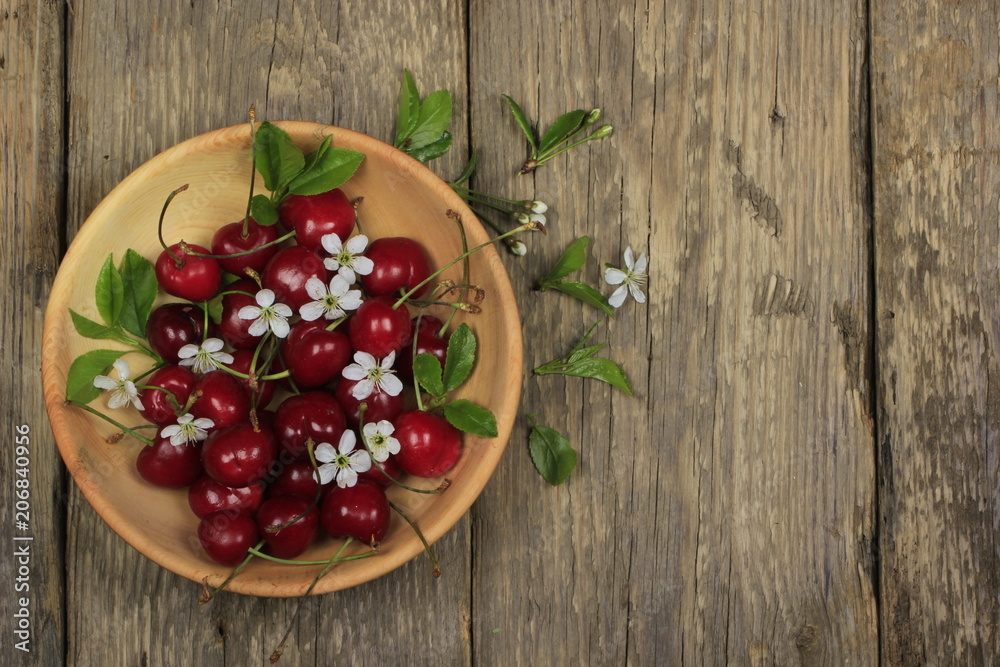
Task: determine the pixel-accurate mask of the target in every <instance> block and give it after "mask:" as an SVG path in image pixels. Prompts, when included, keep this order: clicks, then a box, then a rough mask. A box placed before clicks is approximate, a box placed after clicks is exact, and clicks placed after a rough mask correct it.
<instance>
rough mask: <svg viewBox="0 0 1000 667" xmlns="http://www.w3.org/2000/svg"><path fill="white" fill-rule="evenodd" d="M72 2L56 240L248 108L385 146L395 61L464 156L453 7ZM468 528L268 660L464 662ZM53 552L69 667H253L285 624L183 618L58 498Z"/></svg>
mask: <svg viewBox="0 0 1000 667" xmlns="http://www.w3.org/2000/svg"><path fill="white" fill-rule="evenodd" d="M74 5H75V6H74V10H75V11H74V15H73V17H72V18H73V20H72V25H71V31H70V37H71V39H70V54H71V59H70V67H71V70H70V94H71V98H70V139H71V143H70V158H69V165H70V197H69V212H68V219H67V226H68V229H69V233H70V235H71V236H72V234H73V233H74V231H75V230H76V229H77V228H78V226H79V225H80V224H81V223H82V221H83V220H84V219H85V217H86V215H87V213H88V212H89V211H90V210H91V209H92V208H93V206H94V205H96V203H97V202H98V201H100V199H101V198H102V197H103V196H104V194H105V193H107V192H108V191H109V190H110V189H111V187H113V186H114V185H115V184H116V183H117V182H118V181H119V180H121V178H123V177H124V176H125V175H126V174H127V173H129V172H130V171H132V170H133V169H134V168H135V167H137V166H138V165H140V164H141V163H142V162H144V161H145V160H147V159H149V158H150V157H152V156H153V155H154V154H155V153H157V152H158V151H160V150H162V149H164V148H167V147H169V146H171V145H173V144H175V143H177V142H179V141H180V140H182V139H185V138H188V137H190V136H194V135H195V134H198V133H201V132H204V131H207V130H209V129H213V128H215V127H221V126H225V125H232V124H235V123H239V122H241V121H242V120H243V119H244V116H245V111H246V108H247V106H248V104H249V103H250V102H251V101H256V103H257V106H258V109H259V110H260V111H259V116H258V117H259V118H271V119H277V118H296V119H302V120H317V121H322V122H335V123H336V122H341V123H345V124H347V125H349V126H350V127H352V129H358V130H361V131H365V132H369V133H371V134H373V135H374V136H379V137H383V138H386V139H391V132H392V128H393V124H394V120H395V99H396V97H395V96H396V90H397V88H398V81H399V79H398V77H399V73H400V71H401V69H402V67H404V66H407V67H409V68H410V69H411V70H412V71H413V72H414V75H415V77H416V78H417V81H418V83H419V84H420V85H421V87H422V90H423V91H424V92H425V93H426V92H430V91H431V90H434V89H435V87H444V86H445V85H448V87H449V88H450V89H451V90H452V91H453V93H454V94H455V95H456V99H457V104H456V109H457V114H456V120H455V123H454V125H455V127H456V128H457V129H458V131H457V132H456V140H455V146H456V148H455V149H453V150H454V151H455V153H456V155H457V157H455V158H450V159H452V160H453V161H454V163H455V164H458V163H460V162H461V160H462V156H461V153H463V152H464V151H465V150H466V148H467V140H466V139H465V136H466V135H465V131H464V128H465V127H466V124H467V119H466V116H465V114H464V108H465V103H464V95H465V89H466V84H465V72H466V67H465V60H464V53H465V43H464V34H465V33H464V25H465V18H464V14H463V10H462V8H461V7H460V6H458V7H456V6H453V5H451V4H449V3H443V2H441V3H432V2H423V3H421V2H418V3H407V4H406V5H403V6H400V7H398V8H395V9H387V8H385V7H374V6H369V5H354V4H351V5H346V4H340V5H329V4H327V3H298V2H297V3H269V2H250V3H239V4H237V5H233V6H230V5H229V4H224V5H217V4H216V3H205V2H194V3H190V4H189V3H184V4H178V3H170V2H155V3H147V4H143V5H141V6H140V5H136V4H135V3H127V2H97V1H88V2H81V1H80V0H77V2H75V3H74ZM420 26H433V27H434V29H433V30H424V29H422V28H420ZM388 54H391V55H388ZM445 166H447V164H446V165H445ZM468 531H469V528H468V521H467V520H463V521H462V522H460V523H459V524H458V525H457V526H456V527H455V528H454V529H453V530H452V531H451V532H450V533H449V534H448V535H447V536H446V537H445V538H444V539H443V540H442V541H441V542H440V543H439V545H438V546H437V554H438V557H439V559H440V560H441V562H442V566H443V568H444V569H445V575H444V576H443V577H442V579H440V580H437V581H435V580H433V579H432V578H431V577H430V575H429V568H428V566H427V564H426V562H425V561H423V560H421V559H418V560H415V561H413V562H411V563H410V564H408V565H406V566H404V567H403V568H400V569H399V570H398V571H396V572H395V573H394V574H392V575H390V576H388V577H384V578H382V579H380V580H378V581H376V582H373V583H371V584H369V585H366V586H362V587H360V588H357V589H352V590H350V591H347V592H343V593H339V594H336V595H331V596H326V597H323V598H312V599H310V600H308V601H307V602H306V603H305V604H304V605H303V609H302V613H301V616H300V617H299V619H298V620H297V621H296V622H295V624H294V628H293V633H292V637H291V639H290V641H289V645H288V648H287V650H286V653H285V657H284V658H283V663H286V662H287V663H288V664H301V663H305V662H310V663H317V664H326V663H340V662H348V661H349V662H350V663H351V664H385V663H386V662H388V661H390V660H392V659H394V658H396V657H397V656H400V655H406V656H410V657H411V659H412V662H413V663H415V664H442V663H443V664H456V663H465V662H467V661H468V657H469V648H468V647H469V644H468V623H469V604H468V591H469V565H468V562H469V532H468ZM67 547H68V548H67V561H68V586H69V589H68V595H67V608H68V615H69V646H68V658H67V659H68V662H70V663H72V664H81V665H91V664H102V665H116V664H230V665H246V664H258V663H265V662H266V659H267V656H268V655H270V652H271V650H272V649H273V648H274V647H275V645H276V644H277V642H278V640H279V639H280V637H281V636H282V634H283V633H284V631H285V629H286V627H287V626H288V625H289V623H291V622H292V618H293V614H294V610H295V605H296V604H297V601H296V600H268V599H253V598H246V597H242V596H235V595H226V596H222V597H220V598H219V599H217V600H216V601H215V602H213V603H212V604H211V605H209V606H207V607H203V608H199V607H198V606H197V605H196V604H195V601H196V598H197V596H198V593H199V590H198V587H197V586H196V585H195V584H192V583H191V582H187V581H185V580H183V579H180V578H179V577H176V576H174V575H172V574H170V573H168V572H166V571H164V570H162V569H160V568H159V567H157V566H155V565H154V564H152V563H151V562H148V561H146V560H145V559H144V558H143V557H141V556H139V555H138V554H136V553H135V552H133V551H132V550H131V549H129V548H128V547H127V546H126V545H125V544H124V543H123V542H122V541H121V540H120V539H119V538H118V537H117V536H116V535H114V534H113V533H112V532H111V531H110V530H109V529H108V528H107V527H106V526H105V525H104V524H103V523H102V522H101V521H100V519H99V518H98V517H97V516H96V515H95V514H94V512H93V511H92V510H91V509H90V507H89V505H87V503H86V501H84V500H83V498H82V497H81V496H80V494H79V493H78V492H76V491H75V490H74V492H73V502H72V504H71V507H70V517H69V529H68V545H67ZM430 628H433V632H431V631H430ZM283 663H282V664H283Z"/></svg>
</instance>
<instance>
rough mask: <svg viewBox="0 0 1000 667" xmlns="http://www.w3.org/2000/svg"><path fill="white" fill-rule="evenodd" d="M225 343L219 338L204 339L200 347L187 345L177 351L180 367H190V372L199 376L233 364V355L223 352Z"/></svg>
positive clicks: (191, 344) (192, 344)
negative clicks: (224, 365)
mask: <svg viewBox="0 0 1000 667" xmlns="http://www.w3.org/2000/svg"><path fill="white" fill-rule="evenodd" d="M224 344H225V343H223V342H222V339H220V338H206V339H205V341H204V342H203V343H202V344H201V345H195V344H194V343H188V344H187V345H185V346H184V347H182V348H181V349H180V350H178V351H177V356H178V357H179V358H180V361H179V362H177V363H178V364H180V365H181V366H191V370H193V371H194V372H195V373H198V374H199V375H201V374H202V373H207V372H209V371H214V370H216V369H219V368H222V365H223V364H231V363H233V355H231V354H229V353H228V352H223V351H222V347H223V345H224Z"/></svg>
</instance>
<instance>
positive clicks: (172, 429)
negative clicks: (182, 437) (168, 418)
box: [160, 420, 182, 438]
mask: <svg viewBox="0 0 1000 667" xmlns="http://www.w3.org/2000/svg"><path fill="white" fill-rule="evenodd" d="M178 421H180V420H178ZM181 432H182V430H181V427H180V426H178V425H177V424H171V425H170V426H164V427H163V430H162V431H160V436H161V437H163V438H172V437H174V436H175V435H177V434H178V433H181Z"/></svg>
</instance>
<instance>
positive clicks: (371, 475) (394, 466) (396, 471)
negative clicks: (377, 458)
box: [358, 445, 403, 488]
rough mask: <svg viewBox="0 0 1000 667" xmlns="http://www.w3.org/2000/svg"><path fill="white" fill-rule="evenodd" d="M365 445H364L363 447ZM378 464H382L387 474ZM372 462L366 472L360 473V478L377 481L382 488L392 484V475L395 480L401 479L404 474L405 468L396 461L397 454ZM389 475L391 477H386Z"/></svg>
mask: <svg viewBox="0 0 1000 667" xmlns="http://www.w3.org/2000/svg"><path fill="white" fill-rule="evenodd" d="M363 446H364V445H362V447H363ZM378 466H382V470H385V474H383V473H382V471H381V470H379V469H378ZM378 466H377V465H376V464H375V462H374V461H373V462H372V467H371V468H369V469H368V470H366V471H365V472H362V473H358V479H367V480H368V481H369V482H375V483H376V484H378V485H379V486H381V487H382V488H386V487H388V486H391V485H392V480H390V479H389V477H391V478H392V479H394V480H397V481H398V480H399V478H400V477H402V476H403V469H402V468H400V467H399V462H397V461H396V457H395V456H390V457H389V458H387V459H386V460H385V461H382V462H381V463H379V464H378ZM386 475H388V476H389V477H386Z"/></svg>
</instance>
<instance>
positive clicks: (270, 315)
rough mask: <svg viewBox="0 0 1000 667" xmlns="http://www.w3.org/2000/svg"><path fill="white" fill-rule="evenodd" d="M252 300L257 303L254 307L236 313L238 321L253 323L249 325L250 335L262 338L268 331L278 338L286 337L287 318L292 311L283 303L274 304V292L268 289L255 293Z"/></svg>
mask: <svg viewBox="0 0 1000 667" xmlns="http://www.w3.org/2000/svg"><path fill="white" fill-rule="evenodd" d="M254 299H255V300H256V301H257V305H256V306H243V307H242V308H240V312H238V313H236V314H237V315H238V316H239V318H240V319H243V320H253V321H254V322H253V324H251V325H250V329H249V333H250V335H251V336H263V335H264V334H265V333H267V331H268V329H270V330H271V331H272V332H274V335H275V336H277V337H278V338H284V337H285V336H287V335H288V319H287V318H289V317H291V316H292V309H291V308H289V307H288V306H286V305H285V304H283V303H275V302H274V292H272V291H271V290H269V289H262V290H261V291H259V292H257V296H256V297H254Z"/></svg>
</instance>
